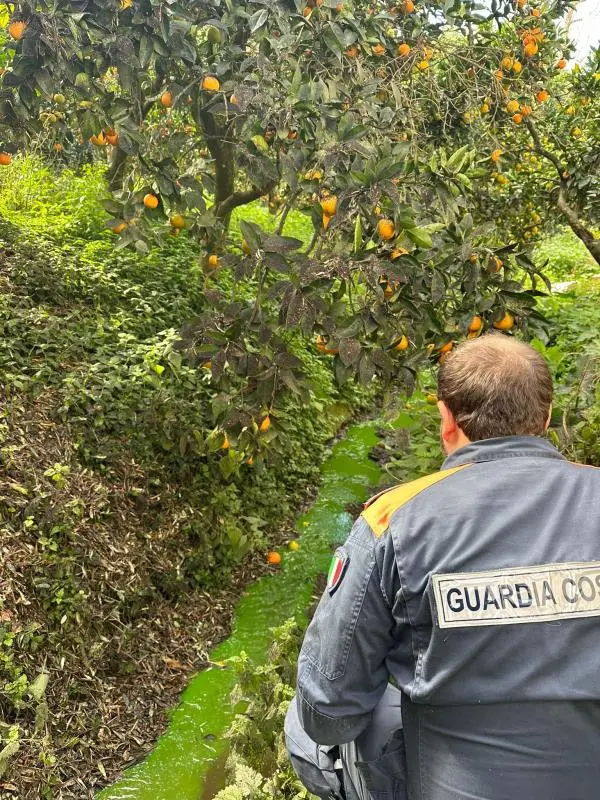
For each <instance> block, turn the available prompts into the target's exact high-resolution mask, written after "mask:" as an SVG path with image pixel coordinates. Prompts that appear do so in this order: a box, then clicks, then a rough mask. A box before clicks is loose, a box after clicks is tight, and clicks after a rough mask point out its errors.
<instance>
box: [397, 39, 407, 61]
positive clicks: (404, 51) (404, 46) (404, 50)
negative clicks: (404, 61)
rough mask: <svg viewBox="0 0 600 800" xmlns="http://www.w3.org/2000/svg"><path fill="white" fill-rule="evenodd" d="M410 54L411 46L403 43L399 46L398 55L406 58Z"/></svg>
mask: <svg viewBox="0 0 600 800" xmlns="http://www.w3.org/2000/svg"><path fill="white" fill-rule="evenodd" d="M409 53H410V45H409V44H407V43H406V42H402V44H400V45H398V55H399V56H402V58H405V56H407V55H408V54H409Z"/></svg>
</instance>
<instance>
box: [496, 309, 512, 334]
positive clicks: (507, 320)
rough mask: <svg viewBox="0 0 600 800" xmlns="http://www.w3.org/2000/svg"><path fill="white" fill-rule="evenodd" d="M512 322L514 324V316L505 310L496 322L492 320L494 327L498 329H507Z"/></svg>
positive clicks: (510, 326)
mask: <svg viewBox="0 0 600 800" xmlns="http://www.w3.org/2000/svg"><path fill="white" fill-rule="evenodd" d="M514 324H515V320H514V317H513V316H512V314H509V313H508V311H507V312H506V314H505V315H504V316H503V317H502V319H499V320H497V321H496V322H494V328H496V329H497V330H499V331H509V330H510V329H511V328H512V327H513V325H514Z"/></svg>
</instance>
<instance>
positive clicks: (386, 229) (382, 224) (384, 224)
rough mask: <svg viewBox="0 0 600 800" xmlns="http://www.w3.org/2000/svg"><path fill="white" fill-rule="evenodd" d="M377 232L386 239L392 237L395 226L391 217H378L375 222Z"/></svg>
mask: <svg viewBox="0 0 600 800" xmlns="http://www.w3.org/2000/svg"><path fill="white" fill-rule="evenodd" d="M377 233H378V234H379V236H380V237H381V238H382V239H385V240H386V241H387V240H389V239H393V238H394V235H395V233H396V228H395V227H394V223H393V222H392V220H391V219H380V220H379V222H378V223H377Z"/></svg>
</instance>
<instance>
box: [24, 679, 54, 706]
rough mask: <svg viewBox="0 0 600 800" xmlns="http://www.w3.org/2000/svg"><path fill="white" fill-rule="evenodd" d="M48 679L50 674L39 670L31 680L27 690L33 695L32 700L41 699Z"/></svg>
mask: <svg viewBox="0 0 600 800" xmlns="http://www.w3.org/2000/svg"><path fill="white" fill-rule="evenodd" d="M49 680H50V675H49V674H48V673H47V672H40V674H39V675H38V676H37V678H35V680H33V681H32V682H31V683H30V684H29V686H28V688H27V691H28V692H29V694H30V695H31V696H32V697H33V699H34V700H37V701H38V702H39V701H40V700H41V699H42V697H43V696H44V694H45V693H46V688H47V686H48V681H49Z"/></svg>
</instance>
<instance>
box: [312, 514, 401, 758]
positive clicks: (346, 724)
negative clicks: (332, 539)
mask: <svg viewBox="0 0 600 800" xmlns="http://www.w3.org/2000/svg"><path fill="white" fill-rule="evenodd" d="M335 555H336V556H337V557H338V558H339V559H340V560H341V561H342V562H343V564H344V567H343V572H342V577H341V580H340V581H338V583H337V585H336V586H335V587H333V591H332V590H331V589H330V588H329V585H328V588H326V589H325V591H324V593H323V596H322V598H321V601H320V603H319V606H318V608H317V611H316V613H315V616H314V618H313V620H312V622H311V623H310V625H309V627H308V630H307V632H306V636H305V638H304V642H303V645H302V649H301V652H300V659H299V663H298V686H297V702H298V714H299V717H300V720H301V722H302V726H303V728H304V729H305V731H306V732H307V733H308V735H309V736H310V737H311V738H312V739H314V741H316V742H318V743H319V744H330V745H333V744H343V743H345V742H350V741H352V740H353V739H355V738H356V737H357V736H358V734H359V733H361V731H363V730H364V729H365V728H366V727H367V725H368V724H369V722H370V719H371V713H372V711H373V709H374V708H375V706H376V705H377V703H378V702H379V700H380V699H381V697H382V695H383V693H384V691H385V689H386V686H387V684H388V679H389V675H388V670H387V667H386V658H387V655H388V653H389V652H390V650H391V648H392V647H393V644H394V629H395V622H394V618H393V615H392V611H391V608H392V605H393V602H394V601H393V597H390V596H389V592H386V590H385V586H384V582H382V570H383V569H386V570H387V571H389V570H392V569H393V568H394V566H395V559H393V546H392V543H391V541H390V539H389V537H385V539H384V540H378V539H376V538H375V536H374V535H373V532H372V531H371V529H370V527H369V525H368V524H367V522H366V521H365V520H364V519H363V518H362V517H360V518H359V519H358V520H357V522H356V523H355V525H354V527H353V529H352V531H351V533H350V536H349V538H348V540H347V542H346V544H345V545H344V546H343V547H341V548H338V550H337V551H336V554H335ZM385 584H386V585H391V584H392V581H391V580H389V579H387V577H386V581H385Z"/></svg>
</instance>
